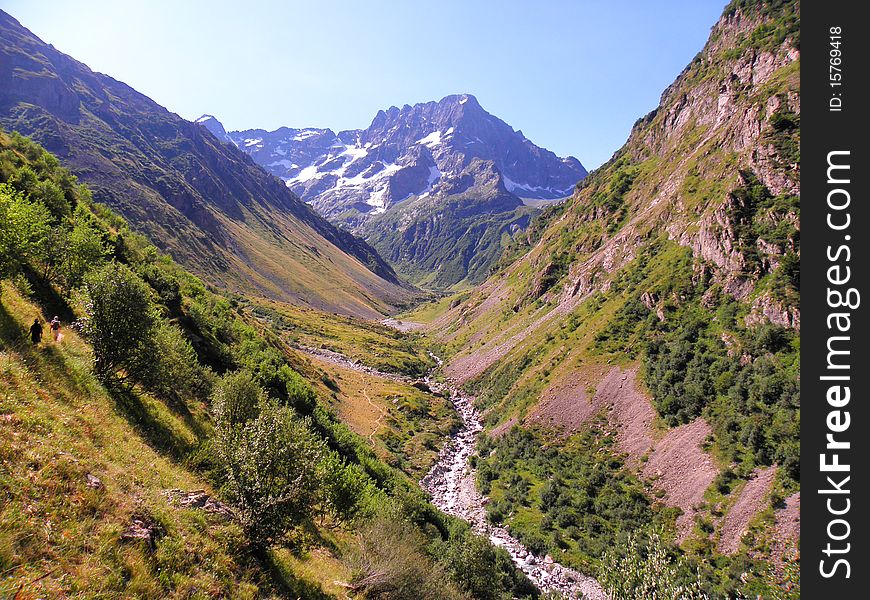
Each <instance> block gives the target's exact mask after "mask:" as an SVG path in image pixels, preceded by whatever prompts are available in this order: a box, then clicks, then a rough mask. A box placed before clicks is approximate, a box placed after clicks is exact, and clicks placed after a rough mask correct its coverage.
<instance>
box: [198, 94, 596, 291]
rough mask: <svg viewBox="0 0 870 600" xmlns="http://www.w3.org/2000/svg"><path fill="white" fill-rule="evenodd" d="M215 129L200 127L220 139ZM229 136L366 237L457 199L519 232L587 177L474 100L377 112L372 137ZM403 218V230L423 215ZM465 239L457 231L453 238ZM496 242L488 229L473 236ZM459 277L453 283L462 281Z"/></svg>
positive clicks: (465, 97)
mask: <svg viewBox="0 0 870 600" xmlns="http://www.w3.org/2000/svg"><path fill="white" fill-rule="evenodd" d="M215 123H216V120H214V121H212V120H211V119H207V118H206V119H205V120H204V121H203V122H202V124H203V125H204V126H206V127H208V128H209V129H210V130H212V132H213V133H214V132H215V131H220V130H219V129H218V128H217V126H216V124H215ZM215 135H218V133H215ZM227 135H228V137H229V139H230V140H231V141H232V142H233V143H234V144H235V145H236V146H238V147H239V148H240V149H242V150H244V151H245V152H247V153H248V154H249V155H250V156H251V157H252V158H253V159H254V161H256V162H257V163H258V164H260V165H261V166H263V167H264V168H266V169H267V170H268V171H270V172H271V173H273V174H274V175H277V176H278V177H280V178H281V179H283V180H284V181H285V183H286V184H287V186H288V187H289V188H290V189H291V190H293V191H294V192H296V193H297V194H298V195H299V196H301V197H302V198H303V199H304V200H306V201H308V202H310V203H311V204H312V205H313V206H314V208H315V209H316V210H317V211H318V212H320V213H321V214H322V215H324V216H326V217H327V218H328V219H330V220H332V221H333V222H334V223H336V224H340V225H343V226H345V227H348V228H350V229H351V230H352V231H355V232H357V233H359V234H362V235H364V236H365V235H367V233H366V232H367V231H368V230H369V229H371V228H376V227H379V226H378V225H375V221H377V220H379V219H381V217H382V216H384V215H390V214H392V213H394V212H396V211H398V210H399V208H400V207H401V206H405V205H409V204H413V203H415V202H417V201H420V202H422V203H424V204H425V205H426V206H427V207H428V208H427V210H429V209H430V208H431V207H433V206H436V205H440V206H442V207H444V206H448V205H450V206H453V207H456V206H457V205H458V204H457V202H455V201H454V200H455V198H454V196H457V195H461V199H460V200H459V204H462V205H463V206H465V207H466V208H465V209H463V211H462V213H461V214H462V215H463V218H470V217H471V216H475V217H480V216H481V215H494V214H495V215H501V217H504V219H506V220H509V221H510V222H511V223H513V224H514V229H515V228H516V227H515V225H516V222H517V221H516V218H517V215H515V214H514V213H515V212H516V210H517V208H518V207H522V206H523V204H524V202H525V201H527V200H535V201H548V200H558V199H562V198H565V197H566V196H568V195H570V194H571V192H572V191H573V190H574V186H575V185H576V184H577V182H579V181H580V180H581V179H583V177H585V176H586V169H584V168H583V165H582V164H581V163H580V161H579V160H577V159H576V158H574V157H572V156H568V157H564V158H562V157H558V156H556V155H555V154H554V153H553V152H550V151H549V150H546V149H544V148H540V147H538V146H536V145H535V144H534V143H532V142H531V141H530V140H529V139H527V138H526V137H525V135H523V133H522V132H521V131H515V130H514V129H513V128H512V127H511V126H510V125H508V124H507V123H505V122H504V121H503V120H501V119H499V118H498V117H496V116H494V115H492V114H490V113H488V112H487V111H486V110H485V109H484V108H483V107H482V106H481V105H480V103H479V102H478V100H477V98H475V97H474V96H473V95H471V94H467V93H466V94H452V95H449V96H445V97H444V98H441V99H440V100H438V101H430V102H422V103H417V104H413V105H411V104H405V105H403V106H402V107H401V108H400V107H398V106H391V107H389V108H387V109H384V110H379V111H378V112H377V114H376V115H375V117H374V118H373V119H372V121H371V124H370V125H369V126H368V127H367V128H366V129H351V130H345V131H340V132H338V133H335V132H333V131H332V130H330V129H317V128H303V129H296V128H290V127H282V128H280V129H277V130H275V131H265V130H262V129H251V130H246V131H233V132H230V133H228V134H227ZM451 203H452V204H451ZM487 203H488V204H487ZM401 212H403V214H404V215H405V216H403V217H402V218H403V219H404V220H405V221H407V220H408V219H413V218H416V217H414V216H413V215H419V214H420V212H419V211H414V210H411V211H404V210H403V211H401ZM501 217H499V218H501ZM504 219H503V220H504ZM526 221H527V218H526V219H520V222H523V223H524V222H526ZM500 226H501V225H499V224H495V225H494V227H495V228H496V229H498V228H499V227H500ZM514 229H512V230H511V231H514ZM424 230H425V231H426V232H427V233H426V235H429V234H430V233H431V231H432V229H431V228H424ZM406 231H407V229H406ZM463 231H464V229H463V228H462V227H458V226H457V227H455V228H454V229H453V230H450V229H448V230H447V232H446V235H451V236H461V235H463ZM491 233H492V232H488V233H487V231H486V226H481V227H480V228H478V230H476V232H475V234H474V235H476V236H483V235H485V234H487V235H490V234H491ZM439 235H445V233H441V234H439ZM383 250H384V251H385V253H386V254H387V255H392V254H394V253H393V249H392V248H387V247H384V248H383ZM484 270H485V269H481V272H483V271H484ZM455 273H456V274H458V279H456V280H455V281H452V282H451V283H455V282H456V281H458V280H459V279H462V275H463V274H464V271H463V270H462V269H458V270H456V271H455Z"/></svg>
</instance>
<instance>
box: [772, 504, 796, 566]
mask: <svg viewBox="0 0 870 600" xmlns="http://www.w3.org/2000/svg"><path fill="white" fill-rule="evenodd" d="M800 537H801V493H800V492H796V493H794V494H792V495H791V496H789V497H788V498H786V499H785V507H784V508H782V509H779V510H777V511H776V513H775V521H774V539H775V542H774V545H773V550H772V552H771V555H772V557H773V559H774V562H775V563H776V564H779V565H781V564H782V562H783V560H785V559H793V558H795V556H796V555H797V554H798V540H800Z"/></svg>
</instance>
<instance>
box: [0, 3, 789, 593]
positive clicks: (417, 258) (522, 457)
mask: <svg viewBox="0 0 870 600" xmlns="http://www.w3.org/2000/svg"><path fill="white" fill-rule="evenodd" d="M0 126H2V128H3V129H2V130H0V500H2V502H0V600H22V598H41V597H67V598H93V597H106V598H112V597H137V598H178V599H181V598H209V597H239V598H251V599H253V598H264V599H272V598H274V599H278V598H305V599H309V598H310V599H314V600H321V599H336V600H360V599H364V598H381V599H384V600H472V599H473V600H507V599H508V598H516V599H527V600H542V599H546V600H550V599H553V598H571V599H573V598H585V599H586V600H637V599H642V600H646V599H647V598H681V599H685V600H701V599H706V600H710V599H718V598H736V597H753V598H763V599H765V600H766V599H768V598H770V599H773V598H775V599H777V600H780V599H783V600H794V599H796V598H799V596H800V582H799V578H798V575H797V570H798V567H799V565H800V494H801V490H800V487H801V486H800V467H801V465H800V441H799V433H800V414H801V412H800V406H801V404H800V377H799V374H800V318H801V315H800V229H801V227H800V50H799V8H798V6H797V4H794V3H788V2H782V1H780V0H734V1H732V2H730V3H729V4H728V5H727V6H726V7H725V9H724V11H723V12H722V14H721V16H720V17H719V19H718V21H717V22H716V23H715V24H714V25H713V27H712V29H711V32H710V36H709V39H708V41H707V42H706V44H705V45H704V47H703V48H702V49H701V51H700V52H699V53H698V54H697V56H695V58H694V59H692V60H691V62H690V63H689V64H688V65H687V66H686V67H685V69H684V70H683V71H682V72H681V73H680V74H679V75H678V76H677V78H676V79H675V80H674V82H673V83H672V84H671V85H670V86H668V87H667V88H666V89H665V90H664V91H663V93H662V95H661V99H660V102H659V105H658V106H657V107H656V108H655V109H654V110H652V111H651V112H649V113H648V114H646V115H645V116H642V117H641V118H639V119H638V120H637V121H636V122H635V123H634V126H633V127H632V129H631V133H630V135H629V136H628V139H627V140H626V142H625V144H624V145H623V146H622V147H620V148H619V149H618V150H617V151H616V152H615V153H614V154H613V155H612V158H611V159H610V160H609V161H607V162H606V163H604V164H603V165H602V166H601V167H599V168H597V169H595V170H594V171H592V172H591V173H587V171H586V169H585V167H584V166H583V165H582V164H581V163H580V161H579V160H577V159H576V158H573V157H570V156H567V157H564V158H563V157H559V156H557V155H556V154H555V153H553V152H550V151H548V150H546V149H544V148H541V147H539V146H537V145H535V144H534V143H532V141H530V140H529V139H527V138H526V137H525V135H524V134H523V133H522V131H520V130H515V129H514V128H513V127H512V126H510V125H508V124H507V123H505V122H504V121H502V120H501V119H499V118H497V117H495V116H494V115H492V114H490V113H488V112H487V111H486V110H484V109H483V107H482V106H481V105H480V103H478V101H477V98H475V96H473V95H471V94H452V95H448V96H445V97H443V98H442V99H441V100H438V101H430V102H423V103H419V104H414V105H404V106H402V107H395V106H393V107H390V108H388V109H385V110H381V111H379V112H377V114H376V115H375V116H374V118H373V120H372V121H371V123H370V125H369V126H368V127H366V128H364V129H349V130H342V131H338V132H335V131H333V130H331V129H328V128H319V127H305V128H290V127H281V128H279V129H276V130H273V131H267V130H264V129H247V130H243V131H227V130H226V129H225V128H224V126H223V124H222V123H221V122H220V121H219V120H218V119H217V118H216V117H214V116H210V115H203V117H201V118H199V119H197V120H196V121H187V120H185V119H182V118H181V117H179V116H178V115H175V114H174V113H171V112H169V111H168V110H167V109H165V108H163V107H162V106H160V105H159V104H157V103H156V102H154V101H152V100H151V99H150V98H148V97H146V96H144V95H143V94H140V93H139V92H137V91H135V90H133V89H132V88H130V87H129V86H127V85H126V84H123V83H121V82H119V81H117V80H115V79H112V78H111V77H109V76H107V75H103V74H100V73H96V72H94V71H92V70H91V69H90V68H88V67H87V66H86V65H84V64H82V63H80V62H78V61H76V60H75V59H73V58H72V57H69V56H67V55H65V54H63V53H61V52H60V51H59V50H57V49H55V48H54V46H51V45H49V44H46V43H45V42H43V41H42V40H40V39H39V38H38V37H36V36H35V35H34V34H33V33H31V32H30V31H29V30H28V29H26V28H25V27H24V26H23V25H21V24H20V23H18V21H16V20H15V18H13V17H12V16H11V15H8V14H6V13H5V12H2V11H0ZM54 315H58V317H57V319H58V320H59V321H60V322H61V323H62V331H63V337H62V338H57V339H55V338H54V337H53V336H51V335H50V334H49V330H48V323H49V322H50V320H51V319H52V317H54ZM40 323H43V324H44V325H45V330H46V331H45V334H44V336H43V337H42V338H40V335H38V333H40V332H41V331H42V329H39V327H36V326H38V325H40ZM34 327H36V328H34ZM40 327H41V326H40Z"/></svg>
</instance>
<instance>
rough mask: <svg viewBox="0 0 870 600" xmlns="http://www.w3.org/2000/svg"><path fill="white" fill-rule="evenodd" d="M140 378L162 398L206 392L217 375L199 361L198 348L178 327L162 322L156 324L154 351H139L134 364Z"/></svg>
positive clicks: (140, 381)
mask: <svg viewBox="0 0 870 600" xmlns="http://www.w3.org/2000/svg"><path fill="white" fill-rule="evenodd" d="M130 370H131V373H132V374H133V375H134V376H135V378H136V379H137V381H138V382H139V383H141V384H143V385H144V386H145V387H147V388H148V389H149V390H151V391H152V392H154V393H156V394H157V395H159V396H161V397H162V398H166V399H172V400H181V399H182V398H184V397H187V396H202V397H204V396H206V395H208V389H209V388H210V386H211V383H212V379H213V377H214V375H213V374H212V372H211V371H210V370H209V369H208V368H206V367H203V366H202V365H200V364H199V362H198V361H197V357H196V352H195V351H194V350H193V347H192V346H191V345H190V342H188V341H187V339H186V338H185V337H184V334H183V333H182V332H181V330H180V329H178V327H175V326H173V325H170V324H168V323H165V322H161V323H159V324H158V325H156V326H155V328H154V335H153V337H152V339H151V351H150V352H147V353H146V352H142V353H139V354H138V355H137V356H136V358H135V360H134V361H133V364H131V366H130Z"/></svg>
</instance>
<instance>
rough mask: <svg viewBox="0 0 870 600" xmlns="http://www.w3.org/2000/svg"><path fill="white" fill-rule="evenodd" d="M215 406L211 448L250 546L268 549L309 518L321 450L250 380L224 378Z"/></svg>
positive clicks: (285, 410)
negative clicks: (222, 470) (219, 465)
mask: <svg viewBox="0 0 870 600" xmlns="http://www.w3.org/2000/svg"><path fill="white" fill-rule="evenodd" d="M254 399H256V400H257V404H256V406H254V404H253V400H254ZM212 402H213V410H214V416H215V434H214V439H213V441H212V445H213V448H214V451H215V454H216V458H217V459H218V461H219V463H220V464H221V465H222V466H223V468H224V470H225V474H226V483H225V486H224V487H225V490H226V493H227V496H228V498H229V500H230V502H231V503H232V504H233V505H234V506H235V507H236V512H237V515H238V519H239V522H240V524H241V526H242V528H243V530H244V531H245V534H246V536H247V538H248V540H249V541H250V542H251V544H252V545H253V546H255V547H258V548H264V547H266V546H268V545H269V544H271V543H274V542H276V541H278V540H280V539H281V538H283V537H284V536H285V535H286V534H287V533H288V532H289V531H290V530H291V529H292V528H293V527H295V526H296V525H299V524H301V523H302V522H303V521H304V520H305V519H306V517H308V516H309V514H310V512H311V511H310V508H311V506H312V505H313V503H314V501H315V500H316V498H317V485H316V476H317V473H316V465H317V462H318V460H319V459H320V457H321V455H322V454H323V444H322V442H321V441H320V440H317V439H316V438H315V437H314V436H313V435H312V433H311V431H310V430H309V428H308V426H307V423H306V422H304V421H301V420H299V419H298V418H296V416H295V415H294V413H293V411H292V410H291V409H290V408H287V407H285V406H280V405H279V404H278V403H277V402H275V401H274V400H271V399H269V398H267V397H266V396H265V392H264V391H263V390H262V389H260V388H259V387H258V386H257V384H256V383H255V382H254V381H253V379H252V378H250V376H248V375H244V374H243V375H229V376H225V377H224V378H222V379H221V380H220V381H219V382H218V384H217V385H216V389H215V391H214V393H213V395H212Z"/></svg>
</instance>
